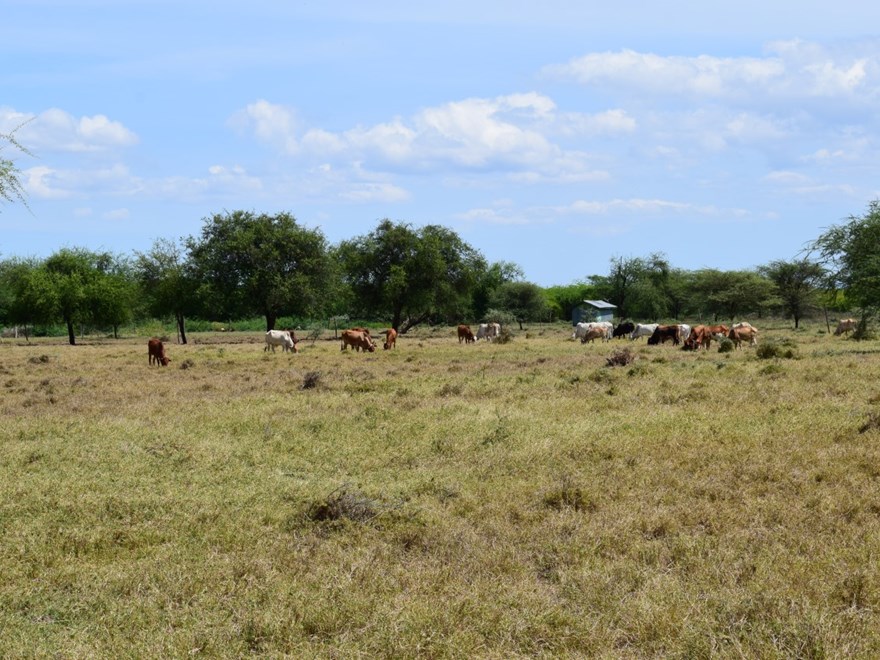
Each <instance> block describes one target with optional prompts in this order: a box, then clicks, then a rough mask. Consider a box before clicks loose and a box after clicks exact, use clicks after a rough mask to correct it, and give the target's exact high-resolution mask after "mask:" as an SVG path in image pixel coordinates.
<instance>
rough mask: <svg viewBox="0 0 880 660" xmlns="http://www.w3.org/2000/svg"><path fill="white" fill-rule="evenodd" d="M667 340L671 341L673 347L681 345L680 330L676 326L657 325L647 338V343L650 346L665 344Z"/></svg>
mask: <svg viewBox="0 0 880 660" xmlns="http://www.w3.org/2000/svg"><path fill="white" fill-rule="evenodd" d="M668 339H671V340H672V344H673V346H678V344H679V343H681V330H680V329H679V327H678V326H677V325H658V326H657V327H656V328H655V329H654V332H653V333H652V334H651V336H650V337H648V343H649V344H651V345H656V344H665V343H666V341H667V340H668Z"/></svg>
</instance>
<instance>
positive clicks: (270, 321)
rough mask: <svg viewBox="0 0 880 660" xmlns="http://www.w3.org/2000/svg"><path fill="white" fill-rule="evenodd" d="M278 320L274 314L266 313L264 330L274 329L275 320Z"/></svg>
mask: <svg viewBox="0 0 880 660" xmlns="http://www.w3.org/2000/svg"><path fill="white" fill-rule="evenodd" d="M277 320H278V317H277V316H275V314H270V313H268V312H267V313H266V332H269V330H274V329H275V321H277Z"/></svg>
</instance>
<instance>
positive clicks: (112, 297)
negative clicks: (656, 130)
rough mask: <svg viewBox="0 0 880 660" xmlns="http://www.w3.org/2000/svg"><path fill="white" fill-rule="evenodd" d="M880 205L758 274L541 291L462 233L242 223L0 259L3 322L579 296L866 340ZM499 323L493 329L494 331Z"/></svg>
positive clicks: (504, 308) (516, 314) (473, 314)
mask: <svg viewBox="0 0 880 660" xmlns="http://www.w3.org/2000/svg"><path fill="white" fill-rule="evenodd" d="M878 244H880V206H878V202H872V203H871V204H870V205H869V208H868V211H867V213H866V214H865V215H863V216H854V217H852V218H850V220H849V222H848V223H847V224H845V225H842V226H835V227H832V228H831V229H829V230H828V231H826V232H825V233H824V234H822V235H821V236H820V237H819V238H818V239H816V241H815V242H814V244H813V245H812V246H811V250H810V251H809V252H808V253H807V254H806V255H805V256H804V255H802V256H801V257H800V258H798V259H795V260H792V261H784V260H776V261H773V262H771V263H769V264H766V265H764V266H760V267H758V268H755V269H753V270H736V271H722V270H717V269H700V270H695V271H688V270H683V269H679V268H675V267H673V266H672V265H671V264H670V263H669V262H668V260H667V259H666V257H665V256H664V255H662V254H651V255H649V256H647V257H619V256H614V257H612V258H611V260H610V267H609V271H608V273H607V274H605V275H597V274H585V277H584V279H583V281H581V282H577V283H573V284H567V285H558V286H551V287H546V288H542V287H540V286H538V285H536V284H534V283H531V282H528V281H526V280H525V278H524V275H523V272H522V269H521V268H520V267H519V266H517V265H516V264H513V263H510V262H497V263H489V262H488V261H487V260H486V259H485V258H484V257H483V255H482V254H480V252H479V251H477V250H476V249H474V248H473V247H471V246H470V245H468V244H467V243H465V242H464V241H463V240H462V239H461V238H460V237H459V236H458V235H457V234H456V233H455V232H454V231H452V230H450V229H447V228H444V227H440V226H437V225H428V226H425V227H422V228H420V229H416V228H414V227H413V226H411V225H410V224H407V223H403V222H392V221H390V220H382V221H381V222H379V224H378V226H377V227H376V229H375V230H373V231H372V232H370V233H369V234H366V235H364V236H359V237H356V238H353V239H350V240H345V241H342V242H341V243H339V244H338V245H329V244H328V243H327V242H326V240H325V239H324V237H323V235H322V234H321V232H320V230H317V229H314V230H312V229H306V228H304V227H302V226H301V225H299V224H298V223H297V221H296V219H295V218H294V217H293V216H292V215H290V214H288V213H280V214H278V215H274V216H269V215H265V214H255V213H252V212H245V211H234V212H230V213H224V214H216V215H214V216H211V217H209V218H206V219H205V220H204V226H203V228H202V231H201V233H200V235H198V236H191V237H188V238H185V239H182V240H181V241H179V242H175V241H171V240H168V239H158V240H156V241H155V243H154V244H153V246H152V247H151V248H150V250H148V251H147V252H135V253H134V254H132V255H114V254H110V253H106V252H93V251H90V250H87V249H85V248H64V249H61V250H59V251H58V252H56V253H54V254H52V255H51V256H49V257H48V258H46V259H35V258H21V257H7V258H6V259H4V260H2V261H0V325H2V326H6V327H12V326H15V327H21V328H22V329H24V330H25V331H28V329H31V328H32V329H33V332H34V333H35V334H49V333H55V332H57V331H58V329H59V328H60V331H61V332H63V333H66V334H67V336H68V340H69V342H70V343H71V344H74V343H76V336H77V334H78V333H79V334H81V333H82V332H94V331H99V332H106V333H108V334H110V333H112V334H113V335H114V336H115V335H117V334H118V331H119V328H120V327H122V326H127V325H131V324H137V325H147V324H149V323H150V322H151V319H152V320H155V321H164V320H169V319H170V320H171V322H172V323H173V326H174V328H175V334H176V335H177V338H178V341H179V342H181V343H186V341H187V329H188V327H194V326H192V325H189V326H188V324H196V325H195V327H200V328H201V327H204V324H205V323H217V324H221V325H227V326H230V327H231V326H233V325H241V323H242V320H243V319H252V318H254V317H261V318H262V319H263V321H264V328H265V329H272V328H275V327H276V326H277V325H278V323H279V321H280V320H282V319H298V320H299V322H300V324H301V325H302V324H304V325H309V326H311V325H314V322H315V321H316V320H320V319H331V318H342V317H348V318H359V319H365V320H367V321H369V322H374V323H380V324H385V325H390V326H393V327H395V328H397V329H398V330H399V331H400V332H401V333H406V332H407V331H408V330H409V329H411V328H413V327H415V326H418V325H419V324H424V323H428V324H447V325H451V324H455V323H459V322H479V321H487V320H502V319H503V321H504V324H511V323H512V324H516V325H517V326H518V327H519V328H520V329H522V328H523V324H524V323H536V322H548V321H553V320H560V319H561V320H565V319H570V318H571V314H572V310H573V309H574V308H575V307H577V306H578V305H580V304H581V303H582V302H583V300H584V299H602V300H606V301H608V302H610V303H613V304H614V305H616V306H617V310H616V312H617V317H618V318H621V319H623V318H629V319H634V320H648V321H658V320H683V319H689V320H705V321H717V320H736V319H741V318H746V317H748V318H761V317H767V316H773V315H775V316H783V317H785V318H790V319H792V320H793V321H794V325H795V327H796V328H797V327H798V326H799V324H800V321H801V319H802V318H809V317H811V316H814V315H816V314H817V313H819V312H820V311H822V312H824V314H828V313H829V312H830V313H831V314H836V313H837V312H840V311H849V310H853V311H855V312H856V313H857V314H858V316H859V320H860V330H859V331H858V332H857V333H856V336H857V337H861V336H865V333H866V324H867V323H868V321H869V320H870V319H871V318H872V317H873V316H874V314H875V313H876V310H877V309H880V286H878V285H877V282H878V281H880V257H878V256H877V251H876V246H877V245H878ZM490 317H491V318H490Z"/></svg>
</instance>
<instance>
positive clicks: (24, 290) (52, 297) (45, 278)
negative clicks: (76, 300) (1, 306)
mask: <svg viewBox="0 0 880 660" xmlns="http://www.w3.org/2000/svg"><path fill="white" fill-rule="evenodd" d="M0 279H2V282H3V285H2V286H3V289H4V290H5V291H6V294H5V295H6V303H5V312H4V316H5V319H4V322H5V323H9V324H10V325H15V326H21V327H23V328H24V332H25V338H27V339H29V337H28V335H27V333H28V327H29V326H33V325H35V324H38V323H49V322H51V321H52V320H53V319H54V318H55V316H56V311H57V309H58V298H57V292H56V290H55V288H54V286H53V285H52V280H51V277H50V275H49V272H48V271H47V270H46V269H45V268H44V267H43V264H42V263H41V262H39V261H37V260H35V259H11V260H7V261H5V262H4V263H3V268H2V271H0Z"/></svg>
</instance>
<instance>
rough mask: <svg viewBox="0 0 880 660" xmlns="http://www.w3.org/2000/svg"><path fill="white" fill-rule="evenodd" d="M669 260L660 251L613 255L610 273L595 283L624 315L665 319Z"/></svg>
mask: <svg viewBox="0 0 880 660" xmlns="http://www.w3.org/2000/svg"><path fill="white" fill-rule="evenodd" d="M669 272H670V269H669V262H668V261H667V260H666V257H665V256H663V255H662V254H660V253H655V254H651V255H650V256H648V257H645V258H642V257H626V258H625V257H612V258H611V268H610V270H609V272H608V275H607V276H604V277H603V276H593V277H591V278H590V280H591V282H592V283H593V284H594V285H596V286H597V288H598V289H599V291H600V292H601V294H602V295H601V297H602V298H604V299H605V300H607V301H608V302H610V303H612V304H614V305H616V306H617V314H618V316H619V317H620V318H650V319H654V318H661V317H663V316H665V315H666V314H667V312H668V308H669V301H668V293H667V285H668V281H669Z"/></svg>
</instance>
